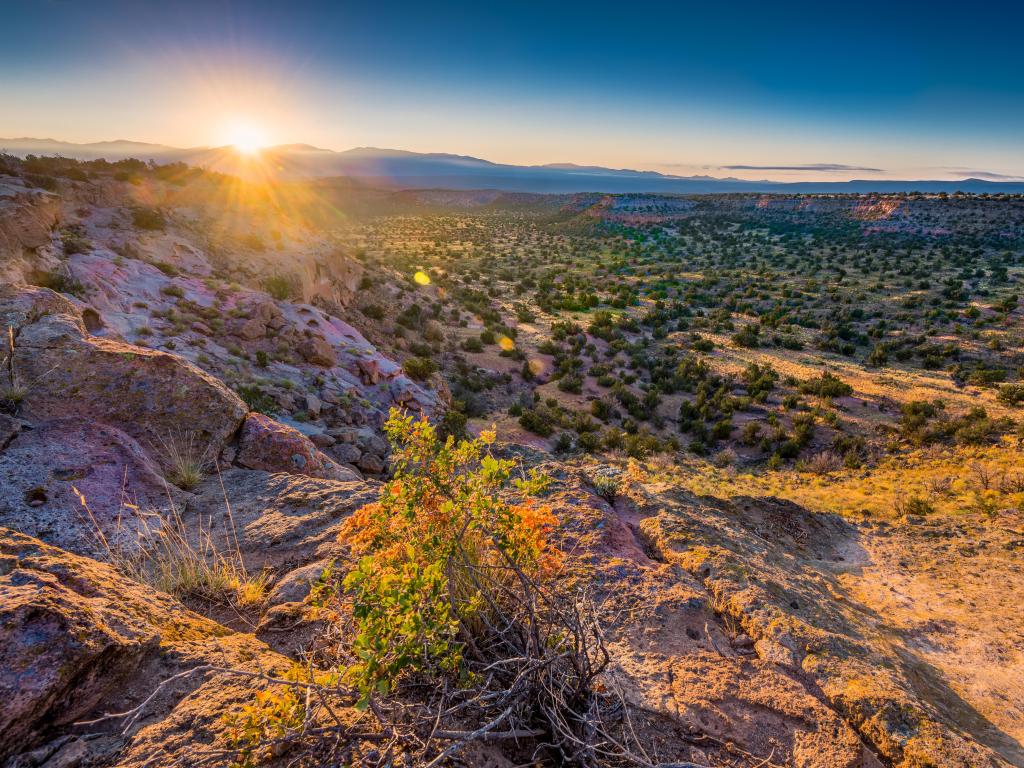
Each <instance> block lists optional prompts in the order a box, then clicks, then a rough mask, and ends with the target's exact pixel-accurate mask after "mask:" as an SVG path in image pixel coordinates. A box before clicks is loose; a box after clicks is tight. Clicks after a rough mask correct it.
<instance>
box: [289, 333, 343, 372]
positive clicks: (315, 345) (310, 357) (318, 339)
mask: <svg viewBox="0 0 1024 768" xmlns="http://www.w3.org/2000/svg"><path fill="white" fill-rule="evenodd" d="M298 352H299V354H300V355H302V359H303V360H305V361H306V362H307V363H312V364H313V365H319V366H321V367H323V368H331V367H332V366H334V365H336V364H337V362H338V357H337V355H335V353H334V349H333V348H332V347H331V345H330V344H328V343H327V340H326V339H324V338H323V336H311V337H309V338H307V339H304V340H303V341H302V342H300V343H299V347H298Z"/></svg>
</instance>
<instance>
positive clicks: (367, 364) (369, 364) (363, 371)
mask: <svg viewBox="0 0 1024 768" xmlns="http://www.w3.org/2000/svg"><path fill="white" fill-rule="evenodd" d="M356 367H357V368H359V378H360V379H361V380H362V382H363V384H376V383H377V382H379V381H380V363H378V362H377V358H375V357H371V358H360V359H359V360H357V361H356Z"/></svg>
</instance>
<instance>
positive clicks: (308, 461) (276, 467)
mask: <svg viewBox="0 0 1024 768" xmlns="http://www.w3.org/2000/svg"><path fill="white" fill-rule="evenodd" d="M236 462H237V463H238V464H239V465H240V466H243V467H248V468H249V469H262V470H264V471H267V472H288V473H289V474H293V475H308V476H310V477H323V478H330V479H338V480H354V479H357V478H356V477H355V476H354V473H352V472H350V471H348V470H346V469H344V468H342V467H339V466H338V465H337V464H335V463H334V462H333V461H331V460H330V459H329V458H327V457H326V456H324V454H322V453H321V452H320V451H319V450H318V449H317V447H316V446H315V445H314V444H313V442H312V441H311V440H310V439H309V438H308V437H306V436H305V435H303V434H302V433H301V432H299V431H298V430H296V429H293V428H292V427H289V426H287V425H286V424H282V423H280V422H279V421H275V420H274V419H272V418H270V417H269V416H265V415H263V414H262V413H250V414H249V416H248V417H247V418H246V420H245V424H243V426H242V436H241V440H240V443H239V448H238V456H237V458H236Z"/></svg>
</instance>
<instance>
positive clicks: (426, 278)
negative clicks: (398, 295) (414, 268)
mask: <svg viewBox="0 0 1024 768" xmlns="http://www.w3.org/2000/svg"><path fill="white" fill-rule="evenodd" d="M412 279H413V280H415V281H416V282H417V283H419V284H420V285H430V275H428V274H427V273H426V272H423V271H422V270H421V271H419V272H417V273H416V274H415V275H413V276H412Z"/></svg>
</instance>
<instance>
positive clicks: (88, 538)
mask: <svg viewBox="0 0 1024 768" xmlns="http://www.w3.org/2000/svg"><path fill="white" fill-rule="evenodd" d="M0 478H2V482H0V526H4V527H7V528H13V529H14V530H16V531H19V532H21V533H24V534H26V535H29V536H34V537H36V538H39V539H41V540H43V541H45V542H47V543H48V544H52V545H54V546H58V547H61V548H62V549H67V550H70V551H72V552H76V553H79V554H83V555H88V556H90V557H97V558H99V559H106V558H107V557H108V553H107V551H106V546H105V545H104V544H103V541H104V540H105V541H106V542H107V544H108V545H109V546H110V547H111V548H114V549H117V550H121V551H126V550H131V549H133V548H134V547H136V546H138V545H139V542H140V536H142V535H143V533H144V532H145V530H146V529H147V528H150V529H152V530H153V531H154V532H155V531H156V530H157V529H158V527H159V523H158V522H156V521H157V520H158V518H152V517H151V518H147V519H146V520H144V519H143V517H142V515H143V514H146V513H148V512H151V511H152V510H154V509H160V508H164V507H166V506H167V505H168V504H169V503H170V502H171V501H172V500H177V497H178V496H179V495H180V491H178V490H177V489H175V488H173V487H171V486H168V485H167V484H166V483H165V482H164V480H163V478H162V477H161V476H160V473H159V468H158V467H157V466H156V464H154V463H153V461H152V460H151V459H150V458H149V457H148V456H147V455H146V452H145V451H144V450H143V449H142V447H141V446H140V445H139V444H138V443H137V442H136V441H135V440H133V439H132V438H131V437H129V436H128V435H126V434H125V433H124V432H122V431H121V430H118V429H116V428H114V427H111V426H108V425H105V424H97V423H94V422H91V421H85V420H82V419H60V420H55V421H49V422H44V423H42V424H37V425H36V426H35V428H34V429H28V430H23V431H22V432H20V433H18V434H17V435H16V436H15V437H14V438H13V439H12V440H11V441H10V444H9V445H8V446H7V448H6V449H5V450H3V451H0ZM74 489H78V491H79V492H80V493H81V494H82V495H83V496H84V497H85V499H86V501H87V502H88V504H89V511H90V512H91V514H92V517H91V518H90V517H89V513H87V512H86V510H85V509H83V507H82V504H81V502H80V501H79V499H78V496H77V494H76V493H75V490H74Z"/></svg>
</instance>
